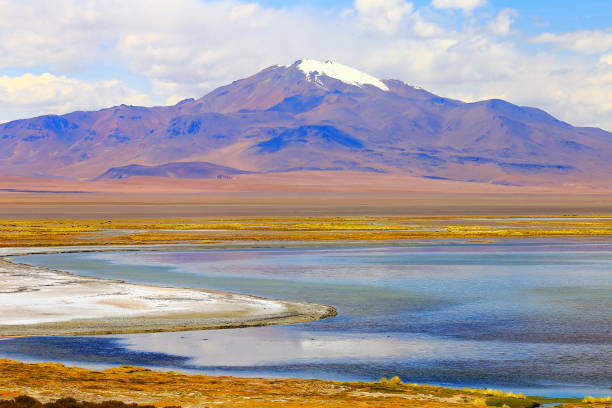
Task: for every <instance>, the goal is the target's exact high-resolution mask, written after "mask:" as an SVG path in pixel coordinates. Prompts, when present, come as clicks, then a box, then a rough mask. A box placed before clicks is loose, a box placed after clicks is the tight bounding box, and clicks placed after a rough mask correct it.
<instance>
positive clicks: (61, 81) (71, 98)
mask: <svg viewBox="0 0 612 408" xmlns="http://www.w3.org/2000/svg"><path fill="white" fill-rule="evenodd" d="M150 102H151V100H150V99H149V98H148V97H147V96H146V95H143V94H141V93H139V92H138V91H135V90H134V89H131V88H129V87H128V86H126V85H125V84H124V83H122V82H121V81H118V80H110V81H83V80H80V79H74V78H68V77H65V76H55V75H52V74H49V73H45V74H41V75H33V74H23V75H20V76H0V112H2V113H0V122H2V121H5V120H9V119H13V117H11V114H12V113H14V112H16V111H17V112H20V114H21V115H22V116H25V117H28V116H36V115H38V114H41V113H43V112H44V113H56V114H61V113H68V112H72V111H75V110H88V109H100V108H105V107H109V106H113V105H119V104H121V103H126V104H134V105H143V104H147V103H150Z"/></svg>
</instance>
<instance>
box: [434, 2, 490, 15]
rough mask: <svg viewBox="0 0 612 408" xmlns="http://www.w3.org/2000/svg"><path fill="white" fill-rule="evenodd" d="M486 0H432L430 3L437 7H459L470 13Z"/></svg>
mask: <svg viewBox="0 0 612 408" xmlns="http://www.w3.org/2000/svg"><path fill="white" fill-rule="evenodd" d="M486 3H487V0H432V2H431V5H432V6H434V7H436V8H439V9H453V8H456V9H461V10H463V11H465V12H466V13H471V12H472V11H473V10H475V9H477V8H478V7H481V6H484V5H485V4H486Z"/></svg>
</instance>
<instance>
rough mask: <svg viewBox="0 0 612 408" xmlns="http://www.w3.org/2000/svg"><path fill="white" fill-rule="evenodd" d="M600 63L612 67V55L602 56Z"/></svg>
mask: <svg viewBox="0 0 612 408" xmlns="http://www.w3.org/2000/svg"><path fill="white" fill-rule="evenodd" d="M599 61H600V62H603V63H604V64H608V65H612V54H608V55H604V56H602V57H601V58H600V59H599Z"/></svg>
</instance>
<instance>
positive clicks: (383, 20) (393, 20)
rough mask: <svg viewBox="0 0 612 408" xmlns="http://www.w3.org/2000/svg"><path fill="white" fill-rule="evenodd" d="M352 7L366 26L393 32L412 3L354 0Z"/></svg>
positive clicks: (399, 0) (403, 18) (408, 13)
mask: <svg viewBox="0 0 612 408" xmlns="http://www.w3.org/2000/svg"><path fill="white" fill-rule="evenodd" d="M354 7H355V10H356V11H357V15H358V18H359V19H360V20H361V21H362V22H363V23H364V24H365V25H366V26H369V27H373V28H375V29H377V30H379V31H381V32H383V33H386V34H393V33H395V32H396V31H397V30H398V28H399V26H400V25H401V24H402V23H403V22H405V18H406V17H407V16H409V15H410V13H411V12H412V8H413V5H412V3H408V2H406V1H404V0H355V3H354Z"/></svg>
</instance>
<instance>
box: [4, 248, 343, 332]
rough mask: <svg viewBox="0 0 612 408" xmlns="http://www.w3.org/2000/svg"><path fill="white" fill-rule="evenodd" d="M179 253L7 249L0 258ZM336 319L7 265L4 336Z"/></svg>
mask: <svg viewBox="0 0 612 408" xmlns="http://www.w3.org/2000/svg"><path fill="white" fill-rule="evenodd" d="M175 248H176V247H174V246H168V245H164V246H158V245H151V246H135V245H134V246H106V245H105V246H91V247H60V248H57V247H56V248H54V247H44V248H0V257H10V256H20V255H28V254H42V253H65V252H103V251H104V252H107V251H126V250H131V251H139V250H169V249H175ZM335 315H336V310H335V309H334V308H333V307H331V306H324V305H317V304H313V303H305V302H287V301H281V300H274V299H265V298H261V297H257V296H250V295H243V294H236V293H229V292H222V291H214V290H200V289H186V288H176V287H162V286H152V285H137V284H131V283H127V282H124V281H119V280H110V279H101V278H93V277H86V276H80V275H76V274H73V273H70V272H64V271H57V270H51V269H47V268H39V267H34V266H31V265H26V264H20V263H16V262H12V261H11V260H10V259H6V258H5V259H0V316H1V317H0V337H23V336H65V335H100V334H119V333H143V332H158V331H182V330H202V329H221V328H236V327H248V326H263V325H271V324H288V323H298V322H307V321H313V320H320V319H324V318H326V317H331V316H335Z"/></svg>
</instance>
